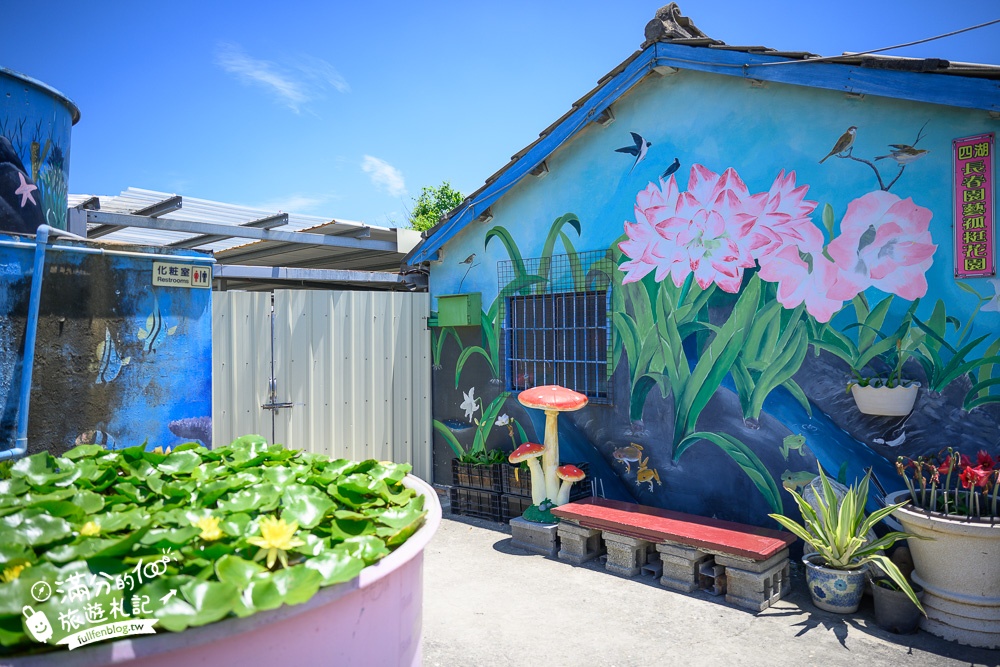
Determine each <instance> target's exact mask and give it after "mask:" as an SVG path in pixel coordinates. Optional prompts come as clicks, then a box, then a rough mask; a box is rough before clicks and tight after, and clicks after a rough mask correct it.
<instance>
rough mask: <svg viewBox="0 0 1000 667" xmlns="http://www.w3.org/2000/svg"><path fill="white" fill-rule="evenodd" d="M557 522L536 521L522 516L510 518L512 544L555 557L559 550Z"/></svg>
mask: <svg viewBox="0 0 1000 667" xmlns="http://www.w3.org/2000/svg"><path fill="white" fill-rule="evenodd" d="M558 527H559V524H557V523H535V522H534V521H527V520H526V519H522V518H521V517H517V518H516V519H511V520H510V533H511V538H512V539H511V545H512V546H515V547H517V548H518V549H524V550H525V551H530V552H531V553H536V554H541V555H543V556H548V557H550V558H555V557H556V553H557V552H558V551H559V536H558V532H557V531H558Z"/></svg>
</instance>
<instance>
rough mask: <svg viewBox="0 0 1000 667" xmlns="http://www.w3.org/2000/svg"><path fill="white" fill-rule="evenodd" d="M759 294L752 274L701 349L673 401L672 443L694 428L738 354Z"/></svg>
mask: <svg viewBox="0 0 1000 667" xmlns="http://www.w3.org/2000/svg"><path fill="white" fill-rule="evenodd" d="M759 295H760V279H759V278H758V277H757V276H754V277H753V278H752V279H751V280H750V283H749V284H748V285H747V287H746V289H745V290H744V291H743V294H741V295H740V297H739V299H738V300H737V301H736V305H735V306H734V307H733V311H732V313H731V314H730V316H729V320H727V321H726V323H725V324H724V325H723V326H722V328H721V329H720V330H719V333H718V334H716V336H715V338H713V339H712V341H711V342H710V343H709V344H708V346H707V348H706V349H705V350H704V351H703V352H702V354H701V357H700V358H699V359H698V363H697V364H695V367H694V370H693V371H691V376H690V377H689V378H688V379H687V382H686V383H685V384H684V388H683V389H682V390H681V394H680V396H679V397H678V399H677V401H676V416H675V421H674V442H675V443H680V442H681V441H682V440H683V439H684V437H685V436H686V435H687V434H688V433H691V432H692V431H694V429H695V426H696V424H697V422H698V417H699V416H700V415H701V411H702V410H703V409H704V408H705V406H706V405H708V402H709V401H710V400H711V398H712V396H713V395H714V394H715V392H716V390H718V388H719V387H720V386H721V385H722V380H723V378H725V376H726V374H728V373H729V371H730V369H731V368H732V367H733V364H734V363H735V361H736V358H737V357H738V356H739V353H740V349H741V348H742V345H743V342H744V340H745V337H746V332H747V330H748V328H749V326H750V322H751V320H752V318H753V314H754V311H755V309H756V308H757V301H758V297H759Z"/></svg>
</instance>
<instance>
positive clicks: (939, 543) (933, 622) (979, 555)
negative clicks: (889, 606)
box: [885, 491, 1000, 648]
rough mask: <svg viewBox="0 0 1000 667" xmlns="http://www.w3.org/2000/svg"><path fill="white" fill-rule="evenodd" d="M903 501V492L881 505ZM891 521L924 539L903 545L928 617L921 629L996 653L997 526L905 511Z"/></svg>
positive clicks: (999, 608) (999, 609)
mask: <svg viewBox="0 0 1000 667" xmlns="http://www.w3.org/2000/svg"><path fill="white" fill-rule="evenodd" d="M908 498H909V492H908V491H897V492H896V493H891V494H889V495H888V496H887V497H886V499H885V500H886V504H892V503H898V502H902V501H904V500H906V499H908ZM893 516H894V517H895V518H896V519H897V520H898V521H899V522H900V523H901V524H902V525H903V528H904V530H906V531H907V532H909V533H913V534H914V535H916V536H918V537H925V538H929V539H922V540H921V539H917V540H914V539H911V540H908V543H909V547H910V553H911V554H912V555H913V565H914V571H913V581H914V582H916V583H918V584H920V585H921V586H923V587H924V598H923V600H922V603H923V605H924V609H925V610H926V611H927V617H926V618H924V619H922V620H921V621H920V627H921V628H922V629H924V630H926V631H927V632H930V633H931V634H933V635H937V636H938V637H943V638H944V639H949V640H953V641H957V642H960V643H962V644H968V645H970V646H982V647H986V648H1000V522H997V523H995V524H993V525H990V523H989V522H983V521H973V522H968V521H960V520H955V519H947V518H944V517H943V516H942V515H940V514H928V513H927V512H924V511H921V510H918V509H912V508H909V507H902V508H900V509H898V510H896V511H895V512H894V513H893Z"/></svg>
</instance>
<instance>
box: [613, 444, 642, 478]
mask: <svg viewBox="0 0 1000 667" xmlns="http://www.w3.org/2000/svg"><path fill="white" fill-rule="evenodd" d="M611 456H613V457H614V458H615V460H616V461H619V462H621V463H624V464H625V472H626V473H629V472H632V466H631V465H630V463H633V462H638V461H639V459H641V458H642V445H637V444H635V443H634V442H632V443H629V446H628V447H619V448H618V449H616V450H615V451H613V452H612V453H611Z"/></svg>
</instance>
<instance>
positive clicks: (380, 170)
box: [361, 155, 406, 197]
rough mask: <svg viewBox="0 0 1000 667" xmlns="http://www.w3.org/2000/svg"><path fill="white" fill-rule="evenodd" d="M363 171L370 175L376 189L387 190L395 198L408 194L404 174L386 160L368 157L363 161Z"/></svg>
mask: <svg viewBox="0 0 1000 667" xmlns="http://www.w3.org/2000/svg"><path fill="white" fill-rule="evenodd" d="M361 170H362V171H364V172H365V173H366V174H368V177H369V178H371V180H372V183H374V184H375V186H376V187H378V188H381V189H382V190H385V191H386V192H388V193H389V194H390V195H392V196H393V197H401V196H403V195H405V194H406V181H405V180H404V179H403V173H402V172H401V171H399V169H396V168H395V167H393V166H392V165H391V164H389V163H388V162H386V161H385V160H379V159H378V158H377V157H372V156H371V155H366V156H365V159H364V160H362V161H361Z"/></svg>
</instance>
